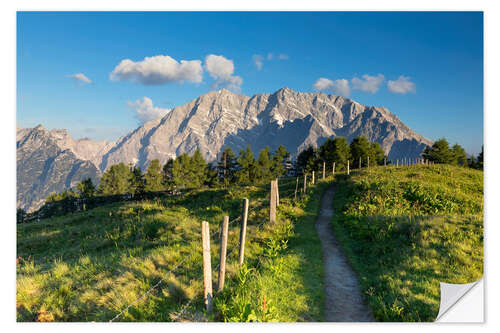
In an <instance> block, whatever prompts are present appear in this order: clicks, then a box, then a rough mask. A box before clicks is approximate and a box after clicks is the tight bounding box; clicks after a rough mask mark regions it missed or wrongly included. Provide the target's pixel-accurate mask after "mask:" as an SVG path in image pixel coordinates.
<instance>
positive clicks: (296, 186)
mask: <svg viewBox="0 0 500 333" xmlns="http://www.w3.org/2000/svg"><path fill="white" fill-rule="evenodd" d="M298 189H299V177H297V182H296V184H295V194H294V197H293V199H294V200H297V190H298Z"/></svg>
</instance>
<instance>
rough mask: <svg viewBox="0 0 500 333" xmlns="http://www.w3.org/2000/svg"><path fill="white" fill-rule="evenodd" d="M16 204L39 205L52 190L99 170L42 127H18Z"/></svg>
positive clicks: (96, 174)
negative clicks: (58, 142)
mask: <svg viewBox="0 0 500 333" xmlns="http://www.w3.org/2000/svg"><path fill="white" fill-rule="evenodd" d="M16 145H17V152H16V155H17V207H18V208H23V209H25V210H26V211H28V212H30V211H33V210H36V209H38V208H40V207H41V206H42V205H43V203H44V202H45V198H46V197H47V196H48V195H49V194H51V193H53V192H56V193H58V192H62V191H64V190H65V189H68V188H71V187H74V186H75V185H76V184H78V183H79V182H80V181H82V180H84V179H86V178H91V179H92V181H93V182H94V184H96V183H97V182H98V180H99V175H100V171H99V169H97V168H96V166H95V165H94V164H93V163H92V162H90V161H86V160H82V159H79V158H78V157H76V155H75V154H74V153H73V152H72V151H71V150H70V149H61V148H60V147H59V146H58V144H57V143H56V139H54V137H53V136H52V134H51V133H50V132H49V131H47V130H46V129H44V128H43V127H42V126H37V127H35V128H31V129H23V128H18V130H17V143H16Z"/></svg>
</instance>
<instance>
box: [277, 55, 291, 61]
mask: <svg viewBox="0 0 500 333" xmlns="http://www.w3.org/2000/svg"><path fill="white" fill-rule="evenodd" d="M279 58H280V60H288V59H290V57H289V56H288V54H284V53H281V54H280V56H279Z"/></svg>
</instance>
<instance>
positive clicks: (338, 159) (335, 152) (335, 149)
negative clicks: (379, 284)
mask: <svg viewBox="0 0 500 333" xmlns="http://www.w3.org/2000/svg"><path fill="white" fill-rule="evenodd" d="M349 158H350V148H349V145H348V144H347V139H346V138H345V137H342V136H338V137H336V138H334V139H331V138H330V139H328V140H326V141H325V143H323V144H322V145H321V147H320V148H319V160H320V161H321V162H325V163H326V164H327V165H329V166H331V165H332V164H333V162H335V167H336V168H337V170H343V169H345V168H346V167H347V160H348V159H349Z"/></svg>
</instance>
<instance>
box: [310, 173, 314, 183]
mask: <svg viewBox="0 0 500 333" xmlns="http://www.w3.org/2000/svg"><path fill="white" fill-rule="evenodd" d="M311 184H313V185H314V170H313V172H312V181H311Z"/></svg>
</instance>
